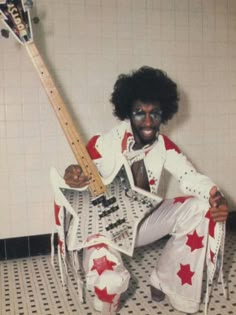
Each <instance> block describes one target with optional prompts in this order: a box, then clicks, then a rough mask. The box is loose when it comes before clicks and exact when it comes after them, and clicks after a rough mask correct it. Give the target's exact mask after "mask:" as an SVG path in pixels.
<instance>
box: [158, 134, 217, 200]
mask: <svg viewBox="0 0 236 315" xmlns="http://www.w3.org/2000/svg"><path fill="white" fill-rule="evenodd" d="M163 138H164V143H165V148H166V160H165V164H164V168H165V169H166V170H167V171H169V172H170V173H171V174H172V175H173V176H174V177H175V178H176V179H177V181H178V183H179V185H180V188H181V190H182V191H183V192H184V193H186V194H188V195H193V196H196V197H198V198H200V199H202V200H209V192H210V190H211V188H212V187H213V186H215V184H214V183H213V181H212V180H211V179H210V178H208V177H207V176H205V175H202V174H200V173H198V172H197V171H196V169H195V168H194V166H193V165H192V163H191V162H190V161H189V160H188V159H187V158H186V156H185V155H184V154H183V153H182V152H181V151H180V149H179V148H178V147H177V146H176V145H175V144H174V143H173V142H172V141H171V140H170V139H169V138H168V137H166V136H163Z"/></svg>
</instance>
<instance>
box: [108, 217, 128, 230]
mask: <svg viewBox="0 0 236 315" xmlns="http://www.w3.org/2000/svg"><path fill="white" fill-rule="evenodd" d="M125 222H126V220H125V218H123V219H118V220H117V221H116V222H114V223H110V224H109V225H108V226H107V227H106V230H107V231H110V230H112V229H114V228H116V227H118V226H119V225H121V224H123V223H125Z"/></svg>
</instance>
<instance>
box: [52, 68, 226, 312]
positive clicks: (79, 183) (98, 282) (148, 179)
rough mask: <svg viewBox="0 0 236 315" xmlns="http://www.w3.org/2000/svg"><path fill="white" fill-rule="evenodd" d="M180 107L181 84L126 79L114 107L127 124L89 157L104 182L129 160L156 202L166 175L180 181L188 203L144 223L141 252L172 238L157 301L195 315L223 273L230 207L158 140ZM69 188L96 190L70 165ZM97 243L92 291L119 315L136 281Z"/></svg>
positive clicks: (151, 74) (157, 274)
mask: <svg viewBox="0 0 236 315" xmlns="http://www.w3.org/2000/svg"><path fill="white" fill-rule="evenodd" d="M178 100H179V99H178V93H177V86H176V84H175V83H174V82H173V81H172V80H171V79H170V78H169V77H168V76H167V75H166V74H165V73H164V72H162V71H161V70H158V69H154V68H150V67H142V68H140V69H139V70H137V71H134V72H132V73H131V74H128V75H120V76H119V77H118V80H117V81H116V83H115V85H114V90H113V92H112V95H111V103H112V104H113V106H114V114H115V116H116V117H117V118H118V119H119V120H120V121H121V122H120V123H119V124H118V125H117V126H115V127H114V128H113V129H111V130H110V131H109V132H107V133H106V134H103V135H95V136H94V137H93V138H92V139H91V140H90V141H89V142H88V145H87V150H88V152H89V154H90V156H91V158H92V159H93V161H94V163H95V165H96V167H97V169H98V171H99V173H100V174H101V176H102V178H107V177H109V176H111V174H112V173H114V172H115V171H116V170H118V169H120V167H121V166H122V160H123V158H125V160H126V161H127V163H128V165H129V167H130V170H131V174H132V177H133V181H134V185H135V186H136V187H139V188H141V189H142V190H144V191H148V192H150V193H151V194H153V195H155V194H157V191H158V187H159V184H160V182H161V173H162V170H163V169H166V170H167V171H168V172H169V173H170V174H172V175H173V176H174V177H175V179H176V182H177V183H178V185H179V186H180V188H181V190H182V191H183V193H184V196H179V197H176V198H173V199H165V200H162V202H160V204H159V205H158V207H156V208H155V210H154V211H151V212H150V213H149V214H148V215H146V216H145V217H144V218H143V219H142V221H141V222H140V224H139V226H138V228H137V235H136V239H135V246H136V247H139V246H144V245H146V244H150V243H152V242H154V241H156V240H158V239H160V238H162V237H163V236H165V235H170V238H169V240H168V242H167V244H166V246H165V248H164V250H163V253H162V256H161V258H160V259H159V261H158V263H157V266H156V267H155V269H154V270H152V271H151V270H150V288H151V292H150V294H151V297H152V299H153V300H154V301H156V302H160V301H162V300H164V299H165V298H167V299H168V301H169V303H170V304H171V305H172V306H173V307H174V308H175V309H177V310H179V311H182V312H186V313H195V312H197V311H198V310H199V305H200V303H201V295H202V280H203V272H204V268H207V284H210V283H211V282H212V279H213V276H214V273H215V271H216V268H217V266H218V267H219V266H220V267H221V265H222V255H223V242H224V222H225V220H226V218H227V214H228V206H227V202H226V200H225V198H224V197H223V195H222V193H221V192H220V190H219V188H218V187H217V186H216V185H215V184H214V183H213V182H212V180H211V179H209V178H208V177H206V176H204V175H202V174H200V173H198V172H197V171H196V169H195V168H194V167H193V165H192V164H191V163H190V162H189V161H188V159H187V158H186V157H185V155H184V154H183V153H182V152H181V150H180V149H179V147H178V146H177V145H176V144H174V143H173V142H172V141H171V140H170V139H169V138H168V137H167V136H165V135H164V134H161V133H160V132H159V129H160V126H161V124H164V123H166V122H167V121H168V120H170V119H171V118H172V117H173V115H174V114H175V113H176V112H177V111H178ZM64 180H65V183H66V185H68V186H70V187H73V188H78V189H83V188H84V187H86V186H87V185H89V183H90V178H89V177H88V176H85V175H84V174H83V172H82V171H81V167H80V166H79V165H70V166H69V167H68V168H67V169H66V171H65V175H64ZM59 206H60V205H56V207H59ZM127 211H129V209H127ZM81 224H83V223H81ZM93 238H96V239H97V242H96V245H95V246H88V247H87V248H85V249H84V254H83V267H84V270H85V273H86V277H87V286H88V287H89V288H90V289H92V290H93V291H94V295H95V299H94V308H95V309H96V310H97V311H101V312H103V313H107V314H109V313H110V314H112V313H115V312H116V309H117V307H118V305H119V298H120V294H121V293H122V292H124V291H125V290H126V289H127V287H128V282H129V277H130V275H129V273H128V271H127V270H126V269H125V267H124V265H123V263H122V259H121V256H120V253H119V252H118V251H117V250H116V249H114V248H112V246H110V245H108V244H107V243H106V242H105V241H104V236H103V235H101V234H99V233H94V234H92V235H90V236H89V240H91V239H93ZM99 238H100V239H101V241H100V242H98V240H99ZM206 303H207V301H206Z"/></svg>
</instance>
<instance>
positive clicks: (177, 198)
mask: <svg viewBox="0 0 236 315" xmlns="http://www.w3.org/2000/svg"><path fill="white" fill-rule="evenodd" d="M190 198H192V196H181V197H175V198H174V202H173V203H174V204H175V203H177V202H180V203H184V202H185V201H186V200H187V199H190Z"/></svg>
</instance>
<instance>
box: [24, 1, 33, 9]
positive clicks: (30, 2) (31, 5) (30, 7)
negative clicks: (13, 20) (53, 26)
mask: <svg viewBox="0 0 236 315" xmlns="http://www.w3.org/2000/svg"><path fill="white" fill-rule="evenodd" d="M24 5H25V7H27V8H28V9H32V7H33V5H34V4H33V1H32V0H26V1H25V2H24Z"/></svg>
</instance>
